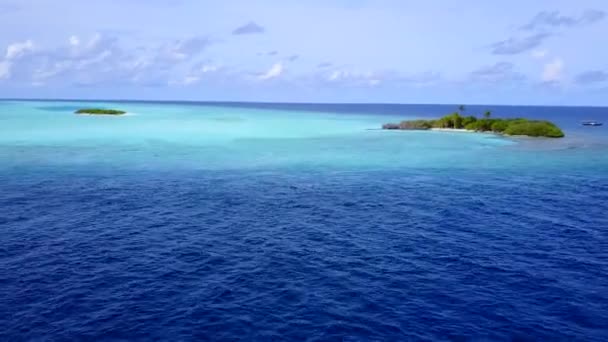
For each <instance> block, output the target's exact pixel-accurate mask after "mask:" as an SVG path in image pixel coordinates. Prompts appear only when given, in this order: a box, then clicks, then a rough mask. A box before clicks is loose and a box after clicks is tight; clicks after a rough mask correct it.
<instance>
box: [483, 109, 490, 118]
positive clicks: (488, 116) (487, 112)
mask: <svg viewBox="0 0 608 342" xmlns="http://www.w3.org/2000/svg"><path fill="white" fill-rule="evenodd" d="M490 116H492V112H490V111H489V110H486V112H485V113H483V117H484V118H486V119H489V118H490Z"/></svg>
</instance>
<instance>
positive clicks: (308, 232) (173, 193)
mask: <svg viewBox="0 0 608 342" xmlns="http://www.w3.org/2000/svg"><path fill="white" fill-rule="evenodd" d="M93 106H103V107H110V108H118V109H125V110H127V111H128V112H129V115H127V116H124V117H94V116H76V115H74V114H72V113H73V111H74V110H76V109H78V108H81V107H93ZM453 108H454V106H430V105H429V106H419V105H282V104H218V103H216V104H191V103H190V104H188V103H163V104H161V103H137V102H121V103H104V102H99V103H91V102H83V103H78V102H59V101H0V233H1V236H0V242H1V244H0V340H7V341H20V340H42V339H50V340H141V341H144V340H145V341H147V340H236V339H245V340H260V341H268V340H294V341H301V340H323V341H325V340H346V341H368V340H427V341H441V340H476V339H477V340H551V341H554V340H585V341H605V340H606V338H607V337H608V330H607V329H606V324H605V322H607V321H608V282H607V281H606V279H607V274H608V254H607V253H606V250H607V247H608V230H607V227H608V215H606V213H607V212H608V135H607V134H606V127H599V128H584V127H581V126H580V121H581V120H585V119H596V120H602V121H604V122H608V109H605V108H559V107H558V108H551V107H500V106H493V107H492V108H491V109H492V110H493V111H494V112H495V113H496V115H497V116H509V115H512V116H519V115H521V116H526V117H531V118H538V119H550V120H553V121H555V122H556V123H558V124H559V125H560V126H561V127H562V128H564V130H565V132H566V134H567V137H566V138H564V139H559V140H546V139H521V138H517V139H510V138H503V137H498V136H495V135H489V134H471V133H445V132H392V131H390V132H389V131H381V130H378V129H377V128H378V127H380V126H381V124H382V123H385V122H389V121H398V120H401V119H404V118H408V117H412V118H413V117H437V116H440V115H442V114H444V113H447V112H449V111H451V110H453ZM485 109H486V107H485V106H484V107H476V106H470V107H469V111H471V112H473V111H476V112H482V111H483V110H485Z"/></svg>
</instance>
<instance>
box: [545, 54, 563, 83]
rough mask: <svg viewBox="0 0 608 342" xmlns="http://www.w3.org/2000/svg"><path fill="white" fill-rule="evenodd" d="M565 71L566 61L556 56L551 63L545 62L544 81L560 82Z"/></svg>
mask: <svg viewBox="0 0 608 342" xmlns="http://www.w3.org/2000/svg"><path fill="white" fill-rule="evenodd" d="M563 71H564V61H562V60H561V59H559V58H556V59H555V60H553V61H552V62H550V63H547V64H545V68H544V70H543V74H542V76H541V79H542V81H543V82H559V81H560V80H561V79H562V74H563Z"/></svg>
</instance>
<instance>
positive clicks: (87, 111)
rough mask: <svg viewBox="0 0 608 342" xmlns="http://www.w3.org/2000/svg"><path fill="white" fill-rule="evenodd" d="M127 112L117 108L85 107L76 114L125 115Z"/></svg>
mask: <svg viewBox="0 0 608 342" xmlns="http://www.w3.org/2000/svg"><path fill="white" fill-rule="evenodd" d="M126 113H127V112H125V111H122V110H116V109H102V108H84V109H79V110H77V111H76V112H74V114H88V115H123V114H126Z"/></svg>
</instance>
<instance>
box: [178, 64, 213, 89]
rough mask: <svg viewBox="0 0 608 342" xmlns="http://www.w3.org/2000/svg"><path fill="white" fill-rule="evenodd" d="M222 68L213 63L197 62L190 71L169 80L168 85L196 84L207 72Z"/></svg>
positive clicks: (211, 72) (210, 72)
mask: <svg viewBox="0 0 608 342" xmlns="http://www.w3.org/2000/svg"><path fill="white" fill-rule="evenodd" d="M220 70H222V68H221V67H219V66H217V65H213V64H199V65H197V66H195V67H194V68H193V69H192V70H191V71H190V73H188V74H187V75H186V76H184V77H183V78H181V79H178V80H169V82H168V84H169V85H180V86H188V85H193V84H197V83H199V82H200V81H202V80H203V79H204V78H205V77H207V76H208V75H209V74H214V73H218V72H219V71H220Z"/></svg>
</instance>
